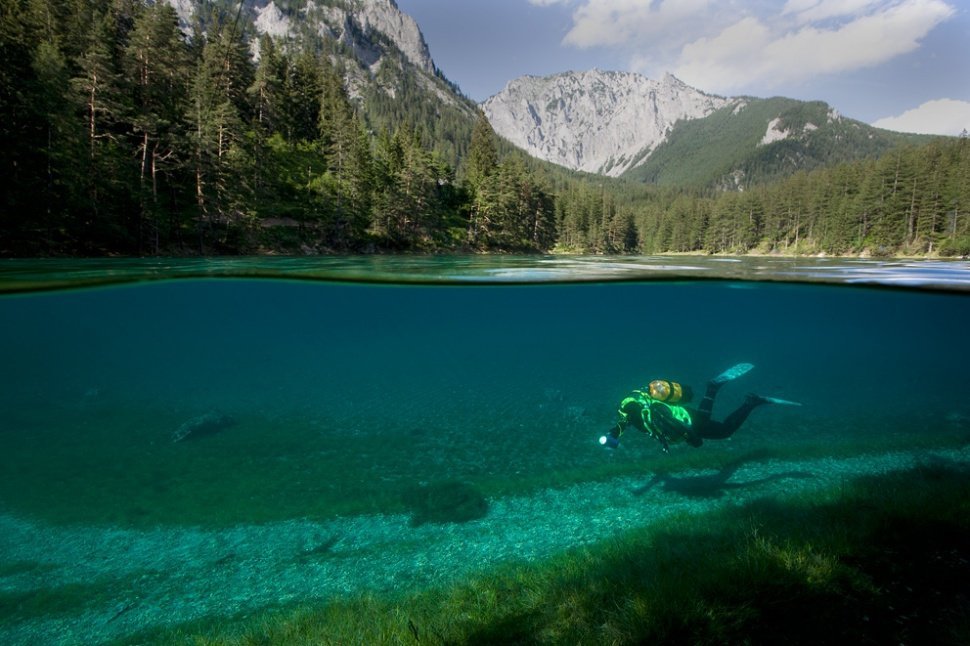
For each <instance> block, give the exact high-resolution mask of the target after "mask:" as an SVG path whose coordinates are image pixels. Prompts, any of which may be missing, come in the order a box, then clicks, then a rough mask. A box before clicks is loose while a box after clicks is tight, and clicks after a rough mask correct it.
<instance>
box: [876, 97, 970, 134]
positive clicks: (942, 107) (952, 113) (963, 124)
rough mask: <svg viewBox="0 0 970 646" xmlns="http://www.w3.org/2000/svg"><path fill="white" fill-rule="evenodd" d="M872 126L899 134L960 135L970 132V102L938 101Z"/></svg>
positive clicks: (881, 120)
mask: <svg viewBox="0 0 970 646" xmlns="http://www.w3.org/2000/svg"><path fill="white" fill-rule="evenodd" d="M872 125H874V126H876V127H877V128H885V129H886V130H896V131H897V132H916V133H920V134H924V135H958V134H960V133H961V132H963V131H964V130H970V101H955V100H953V99H937V100H935V101H927V102H926V103H924V104H923V105H921V106H919V107H918V108H914V109H912V110H907V111H906V112H904V113H903V114H901V115H899V116H897V117H886V118H884V119H879V120H878V121H876V122H874V123H873V124H872Z"/></svg>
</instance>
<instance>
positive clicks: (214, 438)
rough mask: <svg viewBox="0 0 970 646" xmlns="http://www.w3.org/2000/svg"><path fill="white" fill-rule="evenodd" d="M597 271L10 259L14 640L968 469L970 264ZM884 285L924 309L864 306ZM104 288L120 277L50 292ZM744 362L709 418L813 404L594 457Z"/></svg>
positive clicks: (352, 583)
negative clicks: (646, 388)
mask: <svg viewBox="0 0 970 646" xmlns="http://www.w3.org/2000/svg"><path fill="white" fill-rule="evenodd" d="M395 262H396V263H397V265H395ZM550 262H558V264H553V265H550V264H548V263H550ZM543 263H546V264H543ZM594 265H595V266H593V267H591V266H588V265H582V263H579V264H578V265H577V264H575V263H573V264H571V263H568V262H564V261H549V260H544V259H542V260H529V259H515V258H504V259H499V260H495V261H489V260H483V259H471V260H467V261H463V262H456V261H454V260H452V261H451V262H450V263H449V262H448V261H442V260H435V259H412V260H408V259H399V260H397V261H395V260H393V259H386V258H385V259H379V260H378V261H376V264H374V265H373V271H372V272H371V273H368V267H367V264H366V262H365V261H359V260H356V261H353V262H349V261H348V262H347V263H345V264H337V263H335V264H332V265H330V266H328V267H327V268H326V271H323V272H317V273H314V272H313V271H307V267H308V265H307V264H306V262H305V261H304V262H303V263H302V264H301V262H300V261H293V260H288V259H282V260H280V261H278V262H277V263H276V264H275V265H274V263H273V261H259V263H258V268H259V271H258V272H256V271H253V266H247V265H245V264H244V263H243V264H242V265H235V266H233V265H231V264H218V263H217V264H216V265H211V266H209V265H206V264H205V261H192V262H186V263H185V264H183V265H178V264H177V263H176V266H169V267H168V268H167V269H166V267H164V266H160V265H158V264H149V263H129V264H124V263H117V264H114V265H111V264H110V263H109V264H108V265H105V264H99V263H91V264H90V265H89V266H84V265H78V264H77V263H75V264H74V265H70V264H66V265H65V264H44V263H36V264H34V265H30V264H29V263H24V264H19V265H17V266H12V265H7V266H6V268H5V271H4V272H0V278H2V280H3V287H4V291H8V292H12V293H11V294H8V295H7V296H4V297H0V356H2V357H3V366H4V367H3V371H2V374H0V382H2V388H0V599H3V600H4V602H5V603H4V606H2V607H3V611H2V612H0V641H3V642H4V643H38V640H40V641H48V642H49V643H97V642H99V641H103V640H108V639H118V638H123V637H124V635H126V634H131V633H134V632H136V631H139V630H145V629H149V628H152V627H156V626H166V625H174V624H177V623H179V622H183V621H189V620H195V619H200V618H205V617H220V616H226V617H228V616H232V615H234V614H236V613H240V612H251V611H253V610H258V609H259V608H262V607H267V606H273V605H277V604H281V603H282V604H286V603H296V602H306V601H308V600H316V601H320V602H324V601H326V600H330V599H333V598H337V597H339V596H340V595H346V594H353V593H357V592H360V591H365V590H373V591H377V592H388V591H395V592H400V591H402V590H408V589H412V588H414V589H417V588H420V587H422V586H428V585H439V584H443V583H445V582H447V581H449V580H453V579H454V578H455V577H460V576H464V575H467V574H471V573H475V572H481V571H487V570H488V569H489V568H491V567H496V566H499V565H501V564H504V563H509V562H516V561H539V560H541V559H544V558H548V557H549V556H552V555H554V554H556V553H558V552H560V551H562V550H563V549H567V548H568V547H570V546H575V545H581V544H590V545H593V544H595V543H596V542H597V541H602V540H608V539H609V538H610V536H611V535H612V534H613V533H615V532H617V531H620V530H621V529H629V528H631V527H638V526H646V525H649V524H651V523H656V522H661V521H662V519H663V518H665V517H668V515H670V514H676V513H683V512H684V511H685V510H688V511H703V510H708V509H713V508H716V507H717V506H718V505H722V504H734V503H738V502H742V501H744V500H750V499H754V498H757V497H763V496H775V495H782V494H785V493H790V492H793V491H801V490H805V491H810V490H812V488H822V487H824V486H827V485H830V484H831V483H833V482H836V481H838V479H839V478H846V477H851V476H853V475H857V474H860V473H869V472H885V471H888V470H892V469H895V468H903V467H905V466H907V465H909V464H911V463H912V461H913V459H914V458H913V456H914V455H916V454H919V455H920V456H925V455H927V454H928V452H934V451H935V452H937V453H938V454H939V455H944V456H946V458H947V459H949V460H966V459H967V458H968V457H970V456H968V454H967V451H966V448H965V447H966V444H967V439H968V438H970V400H968V398H967V393H968V392H970V376H968V373H967V366H968V365H970V343H968V341H967V332H966V330H967V322H968V320H970V298H968V297H967V296H966V295H965V293H964V291H963V289H964V288H963V287H961V285H962V284H963V282H964V281H965V280H966V278H965V276H966V272H967V269H966V267H965V266H963V264H961V263H956V264H951V265H945V264H939V265H933V266H926V265H923V266H914V267H912V268H909V269H907V266H906V265H905V263H881V264H880V263H866V264H861V265H851V263H850V265H851V266H850V267H849V269H845V266H846V263H844V262H843V261H838V262H835V261H831V262H828V263H827V264H823V265H822V266H820V265H819V264H815V263H809V264H808V265H807V266H804V267H803V266H799V265H797V263H792V262H790V261H789V262H785V263H780V264H775V265H771V266H768V265H765V264H764V263H763V262H762V264H760V265H758V267H760V269H758V268H757V267H756V268H754V269H751V268H750V267H749V266H748V265H743V266H742V267H738V266H737V265H736V264H735V263H732V262H721V263H720V264H718V263H716V262H704V261H694V260H691V261H689V262H688V261H685V260H683V259H678V260H671V259H667V260H661V259H650V260H640V261H633V260H630V259H614V260H609V259H607V260H599V261H597V262H596V263H594ZM688 265H689V266H688ZM645 266H649V268H652V273H650V272H648V271H647V270H646V269H644V267H645ZM722 266H723V267H727V269H721V267H722ZM79 267H80V268H79ZM550 267H551V268H550ZM658 267H659V268H660V269H659V271H660V272H661V273H660V276H661V277H662V278H667V277H668V276H671V274H670V271H671V270H670V267H677V268H679V269H675V270H674V273H673V274H672V277H673V280H670V279H668V280H663V281H657V280H656V278H657V275H658V273H657V272H658V269H657V268H658ZM685 267H686V269H685ZM443 268H446V269H447V271H444V270H443ZM563 268H564V269H563ZM745 268H748V269H750V271H749V272H747V273H746V272H745ZM342 272H343V273H342ZM638 272H640V273H638ZM662 272H667V273H662ZM692 272H693V273H692ZM757 272H761V273H757ZM224 274H235V275H236V276H237V277H235V278H232V277H226V276H225V275H224ZM253 274H258V275H259V276H261V277H260V278H258V279H257V278H252V277H246V276H247V275H253ZM294 274H296V277H300V278H305V279H306V280H300V281H295V280H286V279H283V278H293V277H294ZM274 275H275V276H277V278H276V279H275V280H274V279H267V277H268V276H274ZM873 275H876V276H878V277H879V280H878V281H877V282H880V283H881V284H883V285H886V284H889V285H896V286H898V285H911V284H914V283H915V284H917V285H924V286H926V285H927V284H928V286H929V287H931V288H932V289H926V288H922V289H921V288H916V289H906V290H900V289H876V288H873V287H864V286H858V284H857V282H858V281H859V280H862V281H864V282H867V283H868V282H869V281H870V280H871V277H872V276H873ZM171 276H184V277H183V278H182V279H180V280H166V278H167V277H171ZM394 276H397V277H399V278H402V280H398V281H397V282H388V279H389V278H392V277H394ZM442 276H444V277H450V278H449V279H448V280H445V279H443V278H442ZM638 276H640V278H642V279H643V280H637V277H638ZM833 276H834V277H835V278H833ZM927 276H931V277H932V280H930V279H928V278H927ZM368 277H371V278H376V279H377V280H376V281H375V282H368V281H367V280H366V279H367V278H368ZM429 277H430V278H429ZM750 277H755V278H757V282H756V281H752V280H745V278H750ZM793 277H794V280H796V281H802V280H804V281H816V282H788V281H792V280H793ZM860 277H861V278H860ZM941 277H942V278H941ZM129 278H136V279H137V280H135V281H134V282H125V281H127V280H128V279H129ZM610 278H621V279H622V280H620V281H611V280H609V279H610ZM701 278H703V279H704V280H701ZM708 278H721V280H707V279H708ZM328 279H329V280H328ZM410 279H413V280H410ZM560 279H562V281H563V282H557V281H559V280H560ZM818 280H823V281H824V282H817V281H818ZM776 281H784V282H776ZM927 281H929V283H928V282H927ZM91 282H111V283H116V284H112V285H111V286H106V287H100V288H96V289H74V290H66V291H48V290H49V289H50V288H52V287H55V286H64V285H82V284H89V283H91ZM481 283H488V284H481ZM509 283H524V284H509ZM835 283H837V284H835ZM740 361H747V362H751V363H753V364H754V365H755V369H754V370H753V371H752V372H751V373H749V374H748V375H746V376H744V377H743V378H741V379H739V380H738V381H737V382H735V383H732V384H729V385H728V386H726V387H725V388H724V390H723V391H722V394H721V395H720V396H719V399H718V403H717V406H716V407H715V417H718V418H720V417H723V416H724V415H726V414H727V413H728V412H730V410H732V408H733V407H734V406H736V405H738V404H739V403H740V402H741V401H742V399H743V397H744V395H745V394H746V393H748V392H756V393H759V394H763V395H769V396H775V397H780V398H784V399H789V400H796V401H798V402H801V403H802V404H803V406H802V407H800V408H795V407H781V406H774V407H764V408H761V409H759V410H757V411H755V413H754V414H753V415H752V417H751V419H749V420H748V422H747V423H746V424H745V425H744V426H743V427H742V428H741V430H739V431H738V433H737V434H736V435H735V436H734V437H732V438H731V439H729V440H725V441H720V442H718V441H708V442H707V443H706V444H705V445H704V446H703V447H702V448H700V449H693V448H691V447H688V446H685V445H678V446H674V447H673V448H672V450H671V454H670V455H666V456H665V455H663V454H662V453H661V451H660V447H659V445H658V444H657V443H656V442H654V441H653V440H650V439H649V438H647V437H644V436H640V435H638V434H636V433H635V432H632V431H631V432H630V433H628V434H627V435H626V436H624V438H623V444H622V446H621V447H620V449H618V450H617V451H608V450H605V449H603V448H602V447H600V446H599V444H598V442H597V438H598V437H599V436H600V435H601V434H602V433H603V432H604V431H606V430H607V429H608V428H609V427H610V426H611V425H612V424H613V423H614V421H615V414H616V406H617V403H618V402H619V401H620V400H621V399H622V398H623V397H624V396H625V395H626V394H627V393H628V392H629V391H630V390H631V389H633V388H636V387H640V386H643V385H644V384H645V383H646V382H648V381H650V380H651V379H654V378H667V379H673V380H676V381H679V382H680V383H683V384H689V385H692V386H693V387H694V388H695V390H699V389H701V388H702V387H703V384H704V383H705V382H706V381H707V380H708V379H710V378H711V377H713V376H714V375H715V374H717V373H718V372H720V371H721V370H722V369H724V368H726V367H728V366H730V365H733V364H734V363H737V362H740ZM217 419H218V420H224V423H223V422H219V423H212V424H209V425H207V423H206V420H217ZM180 429H182V431H183V433H184V431H185V429H190V433H189V436H188V437H187V438H186V439H184V440H183V441H174V439H175V438H176V437H178V434H179V431H180ZM193 429H194V430H193ZM726 465H730V467H729V468H728V467H726ZM670 473H673V474H674V476H666V475H665V477H666V478H667V479H666V480H663V479H660V480H658V479H657V477H656V476H657V474H670ZM712 474H713V476H714V477H713V479H711V476H712ZM717 474H721V476H722V477H720V478H719V477H718V476H717ZM678 478H679V480H678ZM684 478H686V479H687V480H686V481H687V482H690V481H691V478H694V480H693V482H694V483H695V485H696V486H695V487H693V488H691V487H690V486H683V482H684ZM704 478H707V480H705V479H704ZM678 482H681V486H680V487H678V485H677V483H678ZM660 483H665V485H666V486H659V485H660ZM436 487H440V488H441V491H442V492H443V493H441V494H440V495H439V496H438V498H434V497H432V498H430V499H429V497H428V496H429V492H431V493H433V492H435V491H438V489H435V488H436ZM631 491H639V492H640V495H633V494H631ZM644 494H646V497H647V498H648V500H649V503H650V504H645V503H644V498H645V496H644ZM435 505H440V506H442V508H441V509H438V508H436V507H435ZM429 506H430V508H429ZM72 586H73V587H72ZM51 590H55V591H57V592H56V593H54V592H50V591H51ZM72 591H74V592H77V594H74V592H72Z"/></svg>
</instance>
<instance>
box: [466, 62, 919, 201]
mask: <svg viewBox="0 0 970 646" xmlns="http://www.w3.org/2000/svg"><path fill="white" fill-rule="evenodd" d="M482 108H483V110H484V112H485V114H486V116H488V118H489V120H490V121H491V123H492V126H493V127H494V128H495V131H496V132H497V133H498V134H500V135H501V136H503V137H504V138H506V139H507V140H509V141H510V142H511V143H513V144H515V145H516V146H518V147H520V148H522V149H523V150H525V151H527V152H528V153H530V154H531V155H534V156H536V157H538V158H540V159H544V160H547V161H551V162H553V163H556V164H560V165H562V166H565V167H567V168H570V169H573V170H581V171H586V172H591V173H599V174H603V175H610V176H614V177H617V176H620V177H624V178H626V179H633V180H637V181H642V182H646V183H651V184H663V185H676V186H717V187H720V188H727V189H738V188H744V187H745V186H749V185H751V184H755V183H760V182H764V181H770V180H772V179H779V178H783V177H786V176H788V175H790V174H792V173H794V172H796V171H798V170H807V169H812V168H816V167H820V166H826V165H831V164H835V163H839V162H843V161H849V160H853V159H860V158H864V157H874V156H878V155H880V154H882V153H884V152H885V151H887V150H888V149H890V148H892V147H894V146H896V145H899V144H901V143H906V142H918V141H928V140H929V139H930V138H928V137H919V136H916V135H903V134H899V133H894V132H889V131H886V130H880V129H877V128H873V127H872V126H869V125H867V124H864V123H862V122H859V121H854V120H852V119H847V118H845V117H843V116H841V115H839V114H838V112H836V111H835V110H833V109H832V108H830V107H829V106H828V105H827V104H825V103H823V102H820V101H813V102H804V101H797V100H794V99H786V98H771V99H759V98H753V97H735V98H724V97H719V96H714V95H710V94H706V93H704V92H702V91H700V90H698V89H695V88H692V87H690V86H689V85H687V84H685V83H683V82H682V81H680V80H678V79H677V78H675V77H673V76H671V75H669V74H668V75H666V76H665V77H664V78H663V80H661V81H652V80H650V79H647V78H645V77H643V76H640V75H638V74H631V73H623V72H601V71H598V70H593V71H590V72H581V73H577V72H568V73H565V74H556V75H553V76H548V77H532V76H526V77H522V78H519V79H516V80H514V81H512V82H510V83H509V84H508V85H507V86H506V87H505V89H504V90H502V92H500V93H498V94H496V95H495V96H493V97H491V98H490V99H488V100H487V101H486V102H485V103H484V104H482Z"/></svg>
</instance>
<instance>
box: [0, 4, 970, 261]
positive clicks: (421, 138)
mask: <svg viewBox="0 0 970 646" xmlns="http://www.w3.org/2000/svg"><path fill="white" fill-rule="evenodd" d="M207 6H208V7H209V8H210V9H211V11H209V12H208V13H201V12H200V13H197V14H196V15H195V18H194V21H195V22H194V24H193V25H192V26H191V28H190V29H184V28H183V27H185V25H180V24H179V21H178V17H177V15H176V13H175V11H174V10H173V9H172V8H171V7H170V6H169V5H168V4H166V3H153V4H148V5H146V4H144V3H143V2H141V0H0V7H2V10H3V11H2V14H0V56H2V58H3V61H4V64H3V66H0V138H2V145H0V182H2V195H0V255H3V256H14V255H18V256H25V255H28V256H29V255H78V254H80V255H104V254H124V255H152V254H212V253H327V252H360V251H426V252H430V251H520V252H521V251H525V252H537V251H538V252H545V251H554V250H560V251H573V252H593V253H640V252H645V253H656V252H669V251H677V252H682V251H683V252H687V251H690V252H703V251H708V252H730V253H744V252H748V251H762V252H778V253H816V252H826V253H863V252H870V253H884V254H887V255H888V254H894V253H903V252H907V253H967V252H968V251H970V231H968V229H970V221H968V214H967V212H968V210H970V160H968V156H970V152H968V142H967V140H966V139H955V140H941V141H939V142H936V143H934V144H932V145H929V146H918V147H912V148H905V149H892V150H890V151H889V152H888V153H887V154H886V155H885V156H883V157H881V158H879V159H878V160H874V161H866V162H854V163H851V164H846V165H843V166H839V167H837V168H828V169H820V170H817V171H814V172H812V173H802V174H799V175H796V176H794V177H793V178H791V179H788V180H784V181H781V182H780V183H772V184H766V185H760V186H755V187H753V188H749V189H748V190H745V191H743V192H738V191H721V192H717V193H715V192H710V190H711V189H699V188H685V187H684V186H683V185H681V186H672V187H661V188H657V187H650V186H646V185H644V184H642V183H639V182H632V181H616V180H611V179H608V178H604V177H598V176H588V175H587V176H583V175H579V174H576V173H572V172H568V171H565V170H562V169H558V168H556V167H552V166H551V165H548V164H544V163H540V162H537V161H535V160H531V159H529V158H527V157H526V156H525V155H524V154H522V153H520V152H517V151H515V150H513V149H512V147H511V146H509V145H507V144H506V143H505V142H503V141H501V140H499V139H498V138H497V137H496V136H495V134H494V133H493V131H492V129H491V127H490V125H489V124H488V122H487V121H486V120H485V119H484V117H483V116H482V115H481V114H477V115H476V112H475V111H474V108H473V107H472V106H471V105H470V104H469V103H468V102H467V100H464V99H461V98H460V95H458V94H457V93H454V94H453V95H452V94H448V93H446V92H438V94H439V95H441V97H443V98H441V101H440V102H438V101H435V100H433V99H428V96H429V95H428V91H427V90H428V88H429V86H428V79H427V78H424V77H418V76H415V75H412V74H409V73H408V70H407V67H406V66H405V65H383V64H382V65H381V66H380V67H379V69H378V70H377V71H376V72H374V71H373V70H372V69H365V68H363V67H360V68H356V67H353V68H352V66H353V65H354V63H353V58H352V57H351V56H349V52H348V51H347V47H348V46H347V44H346V43H344V42H339V41H336V40H333V39H331V38H328V37H326V36H324V35H320V34H319V33H317V34H316V35H312V34H307V35H305V37H303V38H300V39H296V40H294V39H289V40H287V39H279V40H274V39H271V38H269V37H265V36H264V37H262V38H257V37H256V36H255V34H254V33H253V32H252V30H251V26H247V23H246V22H245V21H241V20H239V15H240V12H239V11H233V10H231V7H232V6H231V5H230V4H228V3H212V4H209V5H207ZM219 7H222V9H219ZM368 37H370V38H379V35H374V34H370V35H368ZM254 41H256V42H254ZM382 46H384V47H385V48H386V49H385V51H388V52H394V51H395V50H394V46H393V44H392V43H383V44H382ZM254 50H258V51H259V56H258V58H254V57H253V51H254ZM402 60H403V55H402ZM366 74H374V77H368V76H366ZM361 79H363V81H362V80H361ZM432 80H433V81H434V82H435V83H437V82H439V81H440V82H441V83H446V81H444V79H440V78H437V77H436V78H434V79H432ZM364 81H373V83H369V82H368V83H365V82H364ZM348 87H353V89H354V92H353V93H350V92H349V91H348ZM449 87H451V86H449ZM438 89H439V90H440V86H439V87H438ZM434 92H435V91H434V88H432V94H434ZM456 96H457V97H459V99H455V98H454V97H456ZM797 116H798V115H792V119H793V121H792V123H794V121H795V120H796V117H797ZM850 143H851V142H850ZM833 145H834V144H833ZM704 191H706V192H704Z"/></svg>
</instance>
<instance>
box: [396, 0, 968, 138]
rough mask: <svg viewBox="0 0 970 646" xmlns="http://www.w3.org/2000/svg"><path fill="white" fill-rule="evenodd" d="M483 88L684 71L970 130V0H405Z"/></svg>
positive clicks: (704, 83) (686, 75)
mask: <svg viewBox="0 0 970 646" xmlns="http://www.w3.org/2000/svg"><path fill="white" fill-rule="evenodd" d="M397 4H398V6H399V7H400V8H401V9H402V10H403V11H405V12H406V13H408V14H410V15H411V16H413V17H414V18H415V20H417V22H418V25H419V26H420V27H421V30H422V32H423V33H424V35H425V39H426V40H427V42H428V45H429V47H430V48H431V55H432V56H433V57H434V60H435V62H436V63H437V65H438V67H439V68H440V69H441V70H442V71H443V72H444V74H445V75H446V76H447V77H448V78H449V79H450V80H452V81H454V82H455V83H457V84H458V85H459V86H460V87H461V88H462V90H463V91H464V92H465V94H467V95H468V96H470V97H471V98H473V99H475V100H477V101H483V100H484V99H486V98H488V97H489V96H491V95H492V94H495V93H496V92H498V91H500V90H501V89H502V88H503V87H504V86H505V84H506V83H507V82H508V81H510V80H511V79H513V78H516V77H518V76H522V75H523V74H537V75H546V74H554V73H557V72H563V71H567V70H586V69H591V68H594V67H596V68H599V69H603V70H625V71H633V72H639V73H641V74H644V75H645V76H648V77H650V78H654V79H659V78H660V77H662V76H663V74H664V73H665V72H671V73H673V74H675V75H676V76H677V77H679V78H680V79H681V80H683V81H685V82H687V83H689V84H690V85H693V86H694V87H697V88H699V89H701V90H704V91H706V92H711V93H715V94H721V95H726V96H735V95H741V94H746V95H752V96H759V97H769V96H778V95H780V96H788V97H793V98H796V99H805V100H815V99H820V100H823V101H826V102H828V103H829V104H831V105H832V106H833V107H834V108H835V109H837V110H838V111H839V112H841V113H842V114H844V115H846V116H848V117H852V118H854V119H859V120H862V121H865V122H868V123H873V124H875V125H878V126H880V127H885V128H891V129H894V130H902V131H907V132H931V133H936V134H958V133H959V132H960V131H961V130H962V129H963V128H966V129H968V130H970V0H749V1H744V2H742V1H738V0H397Z"/></svg>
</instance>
